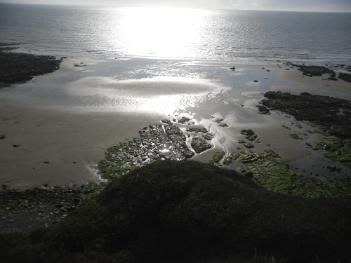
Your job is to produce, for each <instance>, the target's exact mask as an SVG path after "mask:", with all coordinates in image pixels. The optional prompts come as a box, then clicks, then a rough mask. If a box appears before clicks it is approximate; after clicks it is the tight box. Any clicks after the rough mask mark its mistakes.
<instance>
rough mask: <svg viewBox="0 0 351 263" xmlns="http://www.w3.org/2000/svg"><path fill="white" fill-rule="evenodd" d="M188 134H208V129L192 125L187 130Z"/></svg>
mask: <svg viewBox="0 0 351 263" xmlns="http://www.w3.org/2000/svg"><path fill="white" fill-rule="evenodd" d="M186 130H187V131H188V132H197V133H207V132H208V131H207V129H206V128H205V127H204V126H202V125H191V126H189V127H188V128H187V129H186Z"/></svg>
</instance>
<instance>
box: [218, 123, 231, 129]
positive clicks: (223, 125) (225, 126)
mask: <svg viewBox="0 0 351 263" xmlns="http://www.w3.org/2000/svg"><path fill="white" fill-rule="evenodd" d="M219 126H220V127H222V128H227V127H229V126H228V124H226V123H224V122H222V123H220V124H219Z"/></svg>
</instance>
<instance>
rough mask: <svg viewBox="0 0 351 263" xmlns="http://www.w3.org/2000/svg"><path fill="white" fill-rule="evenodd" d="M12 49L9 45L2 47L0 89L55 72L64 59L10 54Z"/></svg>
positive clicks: (0, 49) (0, 53)
mask: <svg viewBox="0 0 351 263" xmlns="http://www.w3.org/2000/svg"><path fill="white" fill-rule="evenodd" d="M12 49H14V48H13V46H9V44H4V43H3V44H2V45H1V46H0V88H1V87H6V86H9V85H11V84H16V83H23V82H26V81H29V80H31V79H32V78H33V77H35V76H39V75H43V74H47V73H51V72H54V71H55V70H57V69H59V67H60V63H61V62H62V59H56V58H55V57H53V56H41V55H40V56H39V55H32V54H24V53H15V52H8V51H9V50H12Z"/></svg>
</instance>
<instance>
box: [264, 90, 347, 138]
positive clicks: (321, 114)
mask: <svg viewBox="0 0 351 263" xmlns="http://www.w3.org/2000/svg"><path fill="white" fill-rule="evenodd" d="M261 104H262V105H263V106H265V107H266V108H268V109H270V110H279V111H282V112H285V113H288V114H290V115H292V116H294V117H295V118H296V119H297V120H299V121H303V120H304V121H310V122H312V123H314V124H318V125H320V126H322V127H323V128H324V129H325V130H326V131H328V132H329V133H330V134H331V135H335V136H337V137H339V138H345V139H346V138H351V121H350V120H351V102H350V101H348V100H344V99H338V98H332V97H328V96H319V95H311V94H309V93H306V92H305V93H301V94H300V95H292V94H290V93H284V92H279V91H277V92H275V91H269V92H267V93H266V94H265V99H264V100H263V101H262V102H261Z"/></svg>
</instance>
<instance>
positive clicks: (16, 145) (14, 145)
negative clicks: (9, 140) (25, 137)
mask: <svg viewBox="0 0 351 263" xmlns="http://www.w3.org/2000/svg"><path fill="white" fill-rule="evenodd" d="M20 146H21V145H19V144H13V145H12V147H13V148H18V147H20Z"/></svg>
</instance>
